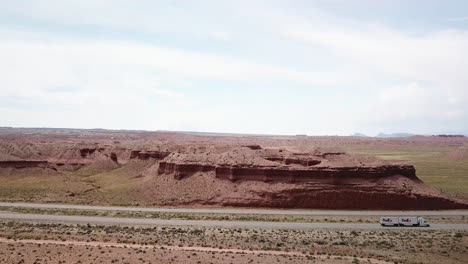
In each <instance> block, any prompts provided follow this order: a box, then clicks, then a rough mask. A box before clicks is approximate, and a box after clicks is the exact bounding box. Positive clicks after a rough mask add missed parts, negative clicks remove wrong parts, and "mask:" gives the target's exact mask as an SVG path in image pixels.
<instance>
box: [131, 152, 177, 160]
mask: <svg viewBox="0 0 468 264" xmlns="http://www.w3.org/2000/svg"><path fill="white" fill-rule="evenodd" d="M169 154H171V153H170V152H167V151H157V150H154V151H142V150H132V152H131V153H130V159H140V160H147V159H156V160H162V159H164V158H165V157H167V156H168V155H169Z"/></svg>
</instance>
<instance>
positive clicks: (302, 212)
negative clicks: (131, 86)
mask: <svg viewBox="0 0 468 264" xmlns="http://www.w3.org/2000/svg"><path fill="white" fill-rule="evenodd" d="M0 207H22V208H38V209H74V210H98V211H127V212H152V213H189V214H256V215H291V216H423V217H424V216H468V210H442V211H362V210H359V211H358V210H313V209H260V208H255V209H253V208H147V207H120V206H91V205H70V204H35V203H6V202H0ZM0 210H1V208H0Z"/></svg>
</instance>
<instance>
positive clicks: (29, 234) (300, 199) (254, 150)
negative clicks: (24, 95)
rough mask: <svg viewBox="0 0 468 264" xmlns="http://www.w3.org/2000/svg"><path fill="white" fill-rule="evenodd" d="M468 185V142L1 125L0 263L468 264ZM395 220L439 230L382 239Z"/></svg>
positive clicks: (399, 232)
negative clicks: (388, 219) (384, 221)
mask: <svg viewBox="0 0 468 264" xmlns="http://www.w3.org/2000/svg"><path fill="white" fill-rule="evenodd" d="M467 174H468V139H467V138H466V137H463V136H456V135H455V136H452V135H431V136H412V137H401V138H374V137H338V136H326V137H325V136H324V137H312V136H305V135H296V136H272V135H238V134H215V133H189V132H169V131H157V132H150V131H114V130H99V129H96V130H80V129H23V128H0V200H1V201H2V206H0V219H1V220H0V262H1V263H97V262H100V263H466V259H468V253H467V250H468V237H467V235H468V232H467V216H468V215H467V211H466V209H468V175H467ZM19 203H26V204H27V205H28V206H26V207H22V206H19V205H20V204H19ZM34 204H37V205H38V206H37V207H35V206H34ZM41 204H49V205H55V204H59V205H60V206H61V207H60V208H54V206H49V208H41V207H40V206H39V205H41ZM67 205H69V207H67ZM76 205H86V206H115V207H130V208H162V209H164V208H173V209H177V208H179V209H200V208H202V209H205V210H208V211H204V212H196V211H194V212H191V211H189V212H147V211H145V210H143V209H142V210H141V211H138V209H137V210H136V211H119V210H114V209H109V210H101V209H99V208H94V207H91V208H87V209H83V208H81V209H73V208H72V207H73V206H76ZM222 208H225V209H228V210H231V209H232V210H236V208H240V209H241V210H244V208H245V210H247V211H246V212H243V213H235V214H234V213H229V211H227V212H219V211H218V212H217V211H216V210H219V209H222ZM270 209H274V210H278V211H284V212H285V213H265V212H266V211H262V210H270ZM291 209H292V210H302V211H291ZM210 210H213V211H210ZM248 210H251V211H248ZM317 210H318V211H317ZM334 210H348V211H351V212H355V213H352V214H349V213H343V214H337V215H334V213H333V212H336V211H334ZM376 210H377V211H376ZM386 210H393V211H392V213H395V212H396V213H397V214H398V212H400V211H401V214H403V215H404V214H405V213H408V214H409V213H411V215H418V214H420V215H421V216H424V217H425V218H426V219H427V220H428V221H429V222H430V223H431V224H432V227H430V228H382V227H380V225H379V224H378V221H379V214H380V213H382V212H383V213H385V212H386ZM447 210H449V211H447ZM275 212H277V211H275ZM297 212H320V213H319V214H318V215H307V213H297ZM360 212H363V213H360ZM365 212H379V213H374V214H373V213H370V214H368V213H365ZM389 212H390V211H389ZM418 212H419V213H418ZM430 212H436V213H434V214H432V213H430ZM383 213H382V214H383ZM2 215H4V216H3V218H2ZM7 215H9V216H11V215H13V218H7V217H6V216H7ZM16 216H18V217H16ZM44 216H48V217H49V218H47V219H44ZM54 216H56V217H55V218H56V219H54ZM59 216H60V217H59ZM63 216H68V217H75V218H76V219H78V220H73V221H72V220H70V221H68V220H63V219H65V218H63ZM61 217H62V218H61ZM80 217H81V218H80ZM85 217H89V218H85ZM91 217H94V218H96V219H98V220H99V219H101V220H102V219H104V218H106V217H109V218H112V219H130V220H128V221H130V222H125V223H114V222H113V221H108V222H105V221H103V222H102V223H101V222H96V221H92V220H89V222H86V221H88V220H86V219H91ZM60 219H62V220H60ZM131 219H136V220H134V223H132V222H131V221H132V220H131ZM139 219H140V220H141V219H149V220H151V219H154V220H167V221H169V222H168V224H167V225H166V224H164V225H156V224H155V225H152V224H141V221H140V222H139V221H138V220H139ZM99 221H100V220H99ZM170 221H174V223H175V221H195V222H185V223H187V224H184V223H182V224H181V225H175V224H171V223H170ZM197 221H199V222H197ZM203 221H205V222H208V223H212V222H209V221H214V224H210V225H204V224H200V225H198V223H205V222H203ZM238 222H240V223H241V224H240V226H235V225H234V223H238ZM139 223H140V224H139ZM188 223H192V224H188ZM193 223H197V224H193ZM216 223H219V224H216ZM229 223H233V226H229ZM242 223H246V224H245V226H242ZM247 223H257V224H247ZM268 223H279V224H278V225H274V224H268ZM295 223H296V224H297V223H300V224H301V225H302V224H304V225H305V226H306V225H307V224H310V225H313V224H319V225H317V226H316V228H315V227H314V228H312V227H311V228H288V227H289V226H294V224H295ZM282 225H283V227H281V226H282ZM334 225H336V226H337V228H334ZM340 225H341V226H342V227H340ZM361 225H362V227H364V228H359V227H360V226H361ZM253 226H255V227H253ZM284 226H286V228H285V227H284ZM439 227H440V228H439Z"/></svg>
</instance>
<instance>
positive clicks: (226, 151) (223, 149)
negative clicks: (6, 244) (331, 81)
mask: <svg viewBox="0 0 468 264" xmlns="http://www.w3.org/2000/svg"><path fill="white" fill-rule="evenodd" d="M13 131H14V132H11V131H9V132H10V133H3V135H1V141H0V180H1V178H2V177H4V178H8V180H9V181H12V182H14V181H15V179H17V178H18V179H21V180H23V179H24V177H26V178H27V177H32V176H33V175H34V177H42V178H41V183H42V184H46V185H47V179H48V177H50V179H51V181H52V179H54V181H56V180H57V179H60V181H63V184H64V186H60V187H59V188H57V189H56V191H57V192H60V191H62V192H64V193H65V194H66V195H64V196H63V197H62V196H53V197H62V198H59V199H63V201H61V202H86V203H101V204H106V203H113V201H114V200H115V199H116V198H115V197H116V196H120V197H129V198H128V199H129V200H132V199H133V200H138V201H139V203H140V204H141V203H143V204H145V205H148V204H149V205H158V206H159V205H171V206H177V205H184V206H187V205H190V206H243V207H281V208H321V209H460V208H465V209H466V208H468V202H467V200H466V199H464V198H462V197H452V196H449V195H446V194H444V193H442V192H440V191H439V190H436V189H434V188H432V187H429V186H427V185H425V184H424V183H423V182H422V181H421V180H420V179H419V178H418V177H417V175H416V170H415V168H414V167H413V166H412V165H411V164H405V163H401V162H388V161H383V160H379V159H377V158H372V157H365V156H357V155H351V154H348V153H346V152H344V151H342V150H340V148H339V147H338V146H339V144H336V145H335V146H334V147H320V146H314V145H313V144H310V147H309V148H307V149H306V150H302V151H299V150H298V147H297V146H296V147H294V145H293V144H291V143H288V142H289V141H291V140H292V139H291V138H281V137H278V138H275V137H273V138H271V137H260V138H257V137H249V138H241V137H232V136H230V137H229V136H228V137H227V138H228V139H227V138H220V137H219V136H207V135H204V136H200V135H196V136H194V135H187V134H178V135H177V133H159V134H158V133H156V136H155V133H150V132H115V131H86V130H84V131H81V130H78V131H74V130H72V131H68V130H65V132H64V131H61V130H57V131H55V130H52V131H39V132H37V131H34V130H32V131H31V130H27V131H28V132H29V133H25V132H24V131H18V130H14V129H13ZM87 133H88V134H87ZM175 134H176V135H175ZM293 140H295V139H294V138H293ZM299 140H303V139H302V137H301V139H299ZM278 142H281V143H278ZM15 177H17V178H15ZM113 177H115V179H114V178H113ZM104 179H105V180H104ZM114 181H115V183H119V185H117V187H116V184H114ZM68 182H69V183H70V186H67V183H68ZM72 183H73V184H74V185H73V184H72ZM80 184H83V186H88V187H89V188H88V187H86V188H85V187H83V186H81V185H80ZM72 186H78V187H76V188H75V187H73V188H72ZM67 188H68V189H67ZM50 191H53V190H50V189H48V188H45V189H44V191H43V192H50ZM0 195H1V193H0ZM23 196H24V194H21V197H23ZM50 196H51V194H47V193H41V192H38V193H34V194H32V195H31V196H27V197H28V198H27V199H35V197H37V198H38V199H39V200H43V198H44V197H50ZM55 199H57V198H55ZM91 200H92V201H91ZM54 201H56V202H57V200H54ZM58 202H60V200H59V201H58Z"/></svg>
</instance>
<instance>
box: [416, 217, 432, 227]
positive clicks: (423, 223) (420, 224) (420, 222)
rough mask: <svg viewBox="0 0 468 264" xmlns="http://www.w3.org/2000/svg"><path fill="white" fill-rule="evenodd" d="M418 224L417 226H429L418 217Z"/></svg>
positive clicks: (424, 220)
mask: <svg viewBox="0 0 468 264" xmlns="http://www.w3.org/2000/svg"><path fill="white" fill-rule="evenodd" d="M418 224H419V226H430V225H429V223H428V222H427V221H426V219H424V218H422V217H418Z"/></svg>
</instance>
